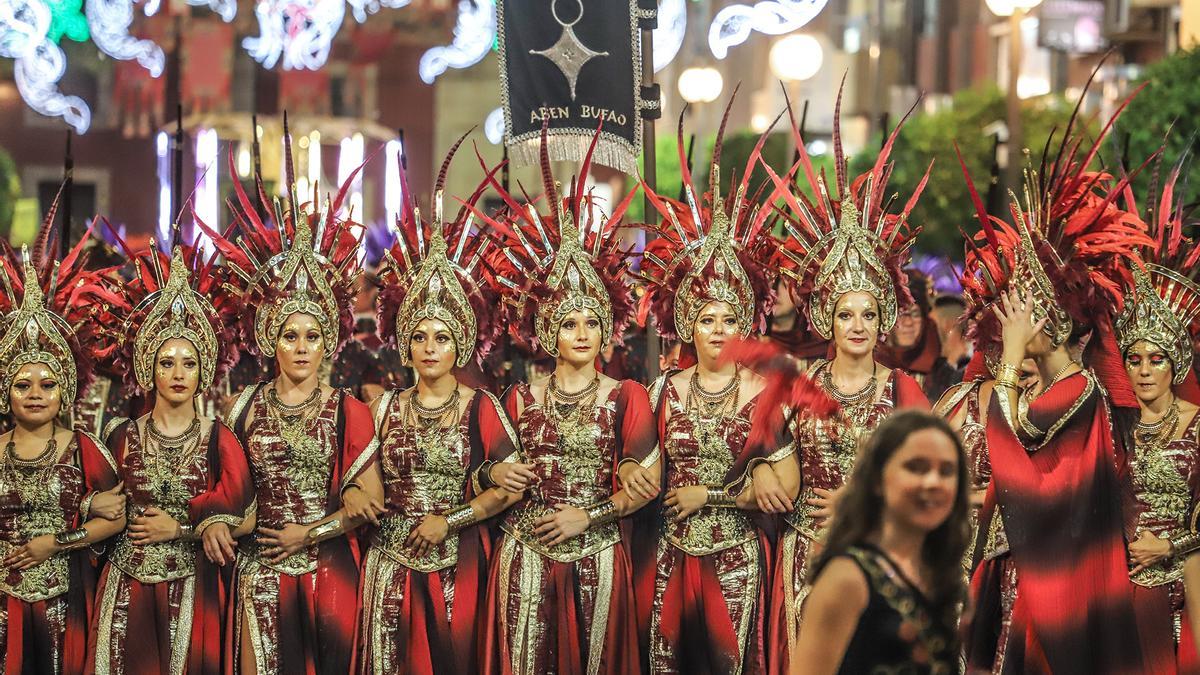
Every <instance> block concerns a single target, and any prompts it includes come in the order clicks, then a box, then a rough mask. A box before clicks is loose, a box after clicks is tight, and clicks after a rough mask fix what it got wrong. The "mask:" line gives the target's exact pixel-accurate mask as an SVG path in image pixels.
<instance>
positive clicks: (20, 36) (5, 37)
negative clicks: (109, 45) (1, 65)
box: [0, 0, 92, 134]
mask: <svg viewBox="0 0 1200 675" xmlns="http://www.w3.org/2000/svg"><path fill="white" fill-rule="evenodd" d="M50 21H51V14H50V7H49V6H48V5H46V4H44V3H43V2H41V0H5V2H0V57H4V58H9V59H13V60H14V63H13V76H14V79H16V82H17V91H19V92H20V93H21V97H22V98H24V99H25V102H26V103H27V104H28V105H29V107H30V108H33V109H34V110H35V111H37V112H38V113H40V114H42V115H45V116H47V117H61V118H63V121H64V122H66V123H67V124H68V125H70V126H71V128H73V129H74V130H75V132H76V133H79V134H82V133H84V132H86V131H87V130H88V127H89V126H91V123H92V110H91V108H89V107H88V105H87V103H86V102H84V100H83V99H82V98H79V97H78V96H67V95H65V94H63V93H62V92H61V91H59V90H58V83H59V81H60V80H62V77H63V74H64V73H66V72H67V57H66V55H65V54H63V51H62V48H60V47H59V46H58V44H57V43H55V42H54V41H53V40H51V39H50V37H49V32H50Z"/></svg>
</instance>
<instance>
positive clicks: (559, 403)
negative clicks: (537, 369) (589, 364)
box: [546, 373, 600, 424]
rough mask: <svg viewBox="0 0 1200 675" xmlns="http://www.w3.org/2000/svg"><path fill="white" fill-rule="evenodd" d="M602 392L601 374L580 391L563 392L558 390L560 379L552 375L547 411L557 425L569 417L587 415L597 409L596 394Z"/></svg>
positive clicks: (548, 387) (547, 397)
mask: <svg viewBox="0 0 1200 675" xmlns="http://www.w3.org/2000/svg"><path fill="white" fill-rule="evenodd" d="M599 390H600V373H596V376H595V377H594V378H592V381H591V382H589V383H588V384H587V386H585V387H584V388H582V389H580V390H579V391H573V392H572V391H563V390H562V389H559V388H558V379H557V378H556V377H555V376H554V374H553V373H551V374H550V383H549V384H548V385H547V386H546V409H547V411H548V412H549V413H550V418H551V419H552V420H554V422H555V423H556V424H557V423H558V422H561V421H563V420H565V419H567V418H569V417H574V416H577V415H581V414H585V413H586V412H588V411H591V409H592V408H594V407H596V392H598V391H599Z"/></svg>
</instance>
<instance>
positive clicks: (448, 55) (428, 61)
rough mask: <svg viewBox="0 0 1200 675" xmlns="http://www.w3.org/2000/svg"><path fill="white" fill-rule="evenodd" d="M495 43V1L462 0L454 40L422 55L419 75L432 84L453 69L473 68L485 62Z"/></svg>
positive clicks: (418, 70) (418, 68) (455, 25)
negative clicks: (484, 59) (484, 58)
mask: <svg viewBox="0 0 1200 675" xmlns="http://www.w3.org/2000/svg"><path fill="white" fill-rule="evenodd" d="M495 41H496V3H495V2H494V1H493V0H473V1H472V0H459V3H458V19H457V21H456V22H455V24H454V40H453V41H452V42H451V43H450V44H449V45H446V46H442V47H432V48H430V49H429V50H427V51H426V52H425V53H424V54H422V55H421V63H420V64H419V65H418V66H417V73H418V74H419V75H420V76H421V81H422V82H424V83H425V84H433V81H434V80H436V79H437V78H438V76H439V75H441V74H442V73H444V72H446V71H447V70H448V69H450V68H470V67H471V66H473V65H475V64H476V63H479V62H480V61H482V60H483V57H485V56H487V54H488V52H489V51H491V49H492V45H493V44H494V43H495Z"/></svg>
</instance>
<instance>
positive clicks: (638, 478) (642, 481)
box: [621, 466, 658, 501]
mask: <svg viewBox="0 0 1200 675" xmlns="http://www.w3.org/2000/svg"><path fill="white" fill-rule="evenodd" d="M621 487H622V488H624V489H625V491H626V492H628V493H629V494H631V495H633V497H634V498H635V499H640V500H644V501H650V500H651V499H654V498H655V497H657V496H658V481H656V480H655V479H654V474H653V473H651V471H650V469H647V468H646V467H644V466H635V467H633V468H632V469H630V470H629V471H628V472H627V473H626V474H625V478H624V479H622V481H621Z"/></svg>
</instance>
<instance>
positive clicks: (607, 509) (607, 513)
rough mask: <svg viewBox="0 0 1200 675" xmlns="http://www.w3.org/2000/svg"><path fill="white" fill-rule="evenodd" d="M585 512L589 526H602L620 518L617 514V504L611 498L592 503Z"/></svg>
mask: <svg viewBox="0 0 1200 675" xmlns="http://www.w3.org/2000/svg"><path fill="white" fill-rule="evenodd" d="M584 513H587V517H588V527H600V526H602V525H607V524H609V523H615V522H617V520H618V519H620V516H619V515H618V514H617V505H616V504H614V503H613V501H612V500H611V499H603V500H601V501H598V502H596V503H595V504H592V505H591V506H589V507H587V508H586V509H584Z"/></svg>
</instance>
